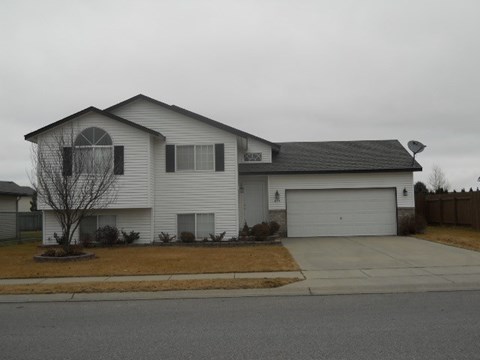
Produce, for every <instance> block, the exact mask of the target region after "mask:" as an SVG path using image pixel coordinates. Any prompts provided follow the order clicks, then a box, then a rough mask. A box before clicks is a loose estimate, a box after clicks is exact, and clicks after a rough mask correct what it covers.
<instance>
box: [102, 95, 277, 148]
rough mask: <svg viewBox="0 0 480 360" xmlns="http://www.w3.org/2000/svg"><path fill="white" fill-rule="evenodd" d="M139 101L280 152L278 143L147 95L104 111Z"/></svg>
mask: <svg viewBox="0 0 480 360" xmlns="http://www.w3.org/2000/svg"><path fill="white" fill-rule="evenodd" d="M139 99H143V100H146V101H149V102H151V103H153V104H157V105H160V106H162V107H164V108H167V109H169V110H171V111H174V112H176V113H179V114H182V115H185V116H188V117H191V118H194V119H196V120H199V121H202V122H204V123H207V124H209V125H211V126H214V127H217V128H220V129H222V130H225V131H227V132H230V133H233V134H235V135H238V136H241V137H251V138H253V139H256V140H258V141H261V142H263V143H265V144H268V145H269V146H271V147H272V149H273V151H274V152H279V151H280V145H278V144H276V143H272V142H270V141H268V140H265V139H262V138H260V137H258V136H255V135H252V134H249V133H247V132H245V131H242V130H239V129H235V128H234V127H231V126H229V125H226V124H223V123H221V122H218V121H216V120H213V119H210V118H207V117H205V116H203V115H200V114H197V113H194V112H193V111H190V110H187V109H184V108H182V107H180V106H176V105H168V104H166V103H164V102H161V101H158V100H156V99H154V98H151V97H149V96H146V95H143V94H138V95H135V96H134V97H131V98H130V99H127V100H124V101H122V102H120V103H118V104H115V105H113V106H110V107H108V108H106V109H104V111H112V110H115V109H117V108H119V107H122V106H124V105H127V104H130V103H132V102H134V101H136V100H139Z"/></svg>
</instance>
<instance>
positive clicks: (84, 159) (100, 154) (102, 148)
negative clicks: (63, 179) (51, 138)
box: [74, 127, 113, 174]
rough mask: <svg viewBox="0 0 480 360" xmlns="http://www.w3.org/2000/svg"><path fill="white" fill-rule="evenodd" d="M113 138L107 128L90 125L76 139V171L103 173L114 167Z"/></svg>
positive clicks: (81, 172)
mask: <svg viewBox="0 0 480 360" xmlns="http://www.w3.org/2000/svg"><path fill="white" fill-rule="evenodd" d="M112 145H113V144H112V138H111V137H110V135H108V133H107V132H106V131H105V130H102V129H100V128H98V127H90V128H87V129H85V130H83V131H82V132H81V133H80V134H78V136H77V138H76V139H75V151H74V154H75V156H74V163H75V171H76V172H77V173H80V174H101V173H104V172H105V171H106V170H110V169H112V167H113V146H112Z"/></svg>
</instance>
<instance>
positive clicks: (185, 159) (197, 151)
mask: <svg viewBox="0 0 480 360" xmlns="http://www.w3.org/2000/svg"><path fill="white" fill-rule="evenodd" d="M176 148H177V151H176V155H177V156H176V168H177V171H181V170H214V167H215V162H214V155H215V154H214V149H213V145H177V147H176Z"/></svg>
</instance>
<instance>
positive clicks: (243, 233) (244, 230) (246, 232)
mask: <svg viewBox="0 0 480 360" xmlns="http://www.w3.org/2000/svg"><path fill="white" fill-rule="evenodd" d="M239 235H240V237H246V236H248V235H250V229H249V228H248V225H247V223H246V222H245V224H243V228H242V230H240V234H239Z"/></svg>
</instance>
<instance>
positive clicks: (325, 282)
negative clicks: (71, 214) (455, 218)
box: [0, 236, 480, 302]
mask: <svg viewBox="0 0 480 360" xmlns="http://www.w3.org/2000/svg"><path fill="white" fill-rule="evenodd" d="M282 241H283V243H284V245H285V247H287V249H288V250H289V251H290V252H291V253H292V255H293V257H294V258H295V260H296V261H297V263H298V264H299V266H300V269H301V271H293V272H270V273H228V274H183V275H149V276H113V277H94V278H93V277H76V278H40V279H0V285H9V284H35V283H39V284H48V283H68V282H83V281H99V282H104V281H142V280H143V281H145V280H185V279H220V278H222V279H225V278H231V279H233V278H275V277H290V278H298V279H300V280H301V281H298V282H295V283H292V284H289V285H286V286H283V287H280V288H274V289H243V290H195V291H160V292H134V293H103V294H81V293H70V294H52V295H0V302H25V301H27V302H29V301H34V302H37V301H93V300H133V299H170V298H214V297H250V296H285V295H290V296H294V295H331V294H365V293H367V294H368V293H405V292H428V291H456V290H480V252H476V251H470V250H465V249H460V248H456V247H452V246H446V245H441V244H438V243H433V242H429V241H425V240H419V239H416V238H411V237H400V236H377V237H340V238H339V237H335V238H334V237H328V238H301V239H295V238H289V239H283V240H282Z"/></svg>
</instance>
